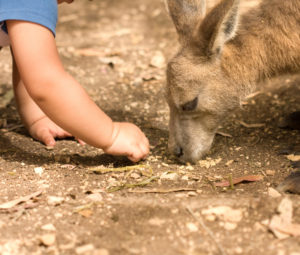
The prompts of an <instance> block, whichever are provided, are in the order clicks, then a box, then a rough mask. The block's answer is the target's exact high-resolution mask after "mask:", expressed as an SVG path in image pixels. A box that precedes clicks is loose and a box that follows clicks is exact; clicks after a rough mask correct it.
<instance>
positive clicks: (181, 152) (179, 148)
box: [174, 147, 183, 158]
mask: <svg viewBox="0 0 300 255" xmlns="http://www.w3.org/2000/svg"><path fill="white" fill-rule="evenodd" d="M174 154H175V155H176V156H177V157H178V158H179V157H181V156H182V155H183V149H182V148H181V147H176V148H175V150H174Z"/></svg>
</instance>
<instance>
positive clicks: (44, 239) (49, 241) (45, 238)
mask: <svg viewBox="0 0 300 255" xmlns="http://www.w3.org/2000/svg"><path fill="white" fill-rule="evenodd" d="M55 240H56V236H55V234H45V235H42V236H41V237H40V241H41V243H42V244H43V245H45V246H51V245H53V244H54V243H55Z"/></svg>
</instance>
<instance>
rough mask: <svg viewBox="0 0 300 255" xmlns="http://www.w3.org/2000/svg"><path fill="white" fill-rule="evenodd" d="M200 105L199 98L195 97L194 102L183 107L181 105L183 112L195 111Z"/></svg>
mask: <svg viewBox="0 0 300 255" xmlns="http://www.w3.org/2000/svg"><path fill="white" fill-rule="evenodd" d="M197 105H198V97H195V98H194V99H193V100H192V101H189V102H187V103H185V104H183V105H181V109H182V110H183V111H193V110H195V108H196V107H197Z"/></svg>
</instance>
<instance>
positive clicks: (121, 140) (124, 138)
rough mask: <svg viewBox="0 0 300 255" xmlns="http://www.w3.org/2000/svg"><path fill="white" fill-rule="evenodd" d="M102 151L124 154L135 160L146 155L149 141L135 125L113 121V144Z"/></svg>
mask: <svg viewBox="0 0 300 255" xmlns="http://www.w3.org/2000/svg"><path fill="white" fill-rule="evenodd" d="M104 151H105V153H108V154H112V155H125V156H127V157H128V158H129V159H130V160H131V161H133V162H137V161H139V160H141V159H144V158H146V156H147V155H148V153H149V141H148V139H147V137H146V136H145V135H144V133H143V132H142V131H141V130H140V129H139V128H138V127H137V126H136V125H134V124H131V123H127V122H114V134H113V144H112V145H111V146H110V147H108V148H105V149H104Z"/></svg>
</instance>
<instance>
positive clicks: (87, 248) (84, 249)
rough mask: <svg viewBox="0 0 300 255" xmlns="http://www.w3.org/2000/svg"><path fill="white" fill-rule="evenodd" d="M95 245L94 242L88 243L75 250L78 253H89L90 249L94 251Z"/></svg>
mask: <svg viewBox="0 0 300 255" xmlns="http://www.w3.org/2000/svg"><path fill="white" fill-rule="evenodd" d="M94 249H95V247H94V245H93V244H86V245H82V246H79V247H77V248H76V249H75V252H76V254H84V253H87V252H89V251H92V250H94Z"/></svg>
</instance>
